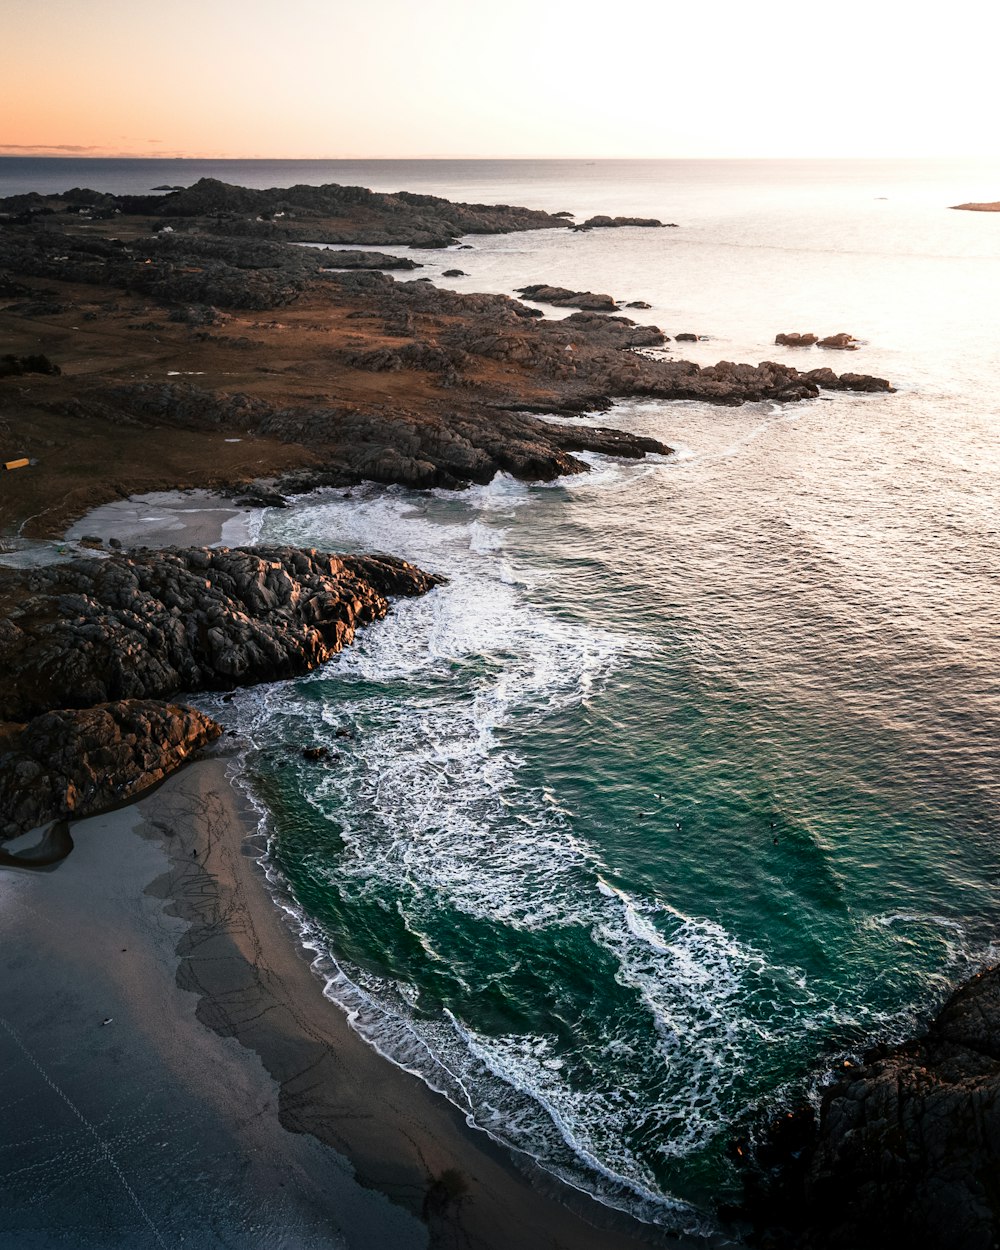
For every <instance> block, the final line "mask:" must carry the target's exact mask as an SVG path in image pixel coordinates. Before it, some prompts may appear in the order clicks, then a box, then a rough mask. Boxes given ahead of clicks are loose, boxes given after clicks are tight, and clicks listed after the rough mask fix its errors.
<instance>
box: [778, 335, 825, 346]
mask: <svg viewBox="0 0 1000 1250" xmlns="http://www.w3.org/2000/svg"><path fill="white" fill-rule="evenodd" d="M774 341H775V343H776V345H777V346H778V347H812V345H813V343H818V342H819V335H818V334H794V333H792V334H776V335H775V336H774Z"/></svg>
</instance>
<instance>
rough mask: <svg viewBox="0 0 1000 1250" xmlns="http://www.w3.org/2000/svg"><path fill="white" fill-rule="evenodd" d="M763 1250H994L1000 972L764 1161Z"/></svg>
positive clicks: (831, 1100) (961, 994)
mask: <svg viewBox="0 0 1000 1250" xmlns="http://www.w3.org/2000/svg"><path fill="white" fill-rule="evenodd" d="M759 1161H760V1163H761V1165H762V1167H761V1172H760V1174H759V1175H758V1176H756V1177H755V1179H754V1181H753V1183H752V1184H751V1186H750V1195H751V1201H750V1213H751V1214H752V1216H753V1218H754V1221H755V1223H756V1225H757V1229H758V1238H759V1244H762V1245H772V1246H781V1247H786V1246H787V1247H797V1248H798V1247H801V1248H802V1250H990V1248H991V1247H994V1246H996V1245H997V1244H998V1241H1000V968H993V969H990V970H988V971H986V972H983V973H981V974H980V975H978V976H976V977H974V978H973V979H972V980H971V981H969V982H968V983H966V984H965V985H964V986H962V988H961V989H959V990H958V991H957V992H956V993H955V994H954V995H953V996H952V997H951V999H950V1000H949V1001H948V1002H947V1003H946V1005H945V1006H944V1008H943V1009H942V1010H941V1012H940V1013H939V1014H938V1016H937V1017H936V1018H935V1020H934V1021H933V1023H932V1024H931V1025H930V1028H929V1029H928V1030H927V1032H926V1034H924V1036H922V1037H920V1038H917V1039H916V1040H914V1041H911V1042H907V1043H905V1044H904V1045H901V1046H895V1047H884V1048H880V1049H878V1050H876V1051H873V1052H872V1053H870V1054H869V1055H868V1056H867V1057H866V1061H865V1063H864V1064H863V1065H862V1066H860V1067H849V1066H846V1065H845V1068H844V1069H843V1075H842V1076H840V1077H839V1079H838V1080H837V1081H836V1082H835V1083H833V1084H832V1085H830V1086H829V1087H828V1088H827V1089H826V1090H825V1091H824V1093H823V1096H822V1101H821V1104H820V1108H819V1112H818V1115H815V1116H814V1114H813V1112H812V1110H811V1108H806V1109H803V1110H802V1111H801V1112H799V1113H797V1114H795V1113H793V1114H791V1115H788V1116H786V1117H783V1119H782V1120H781V1121H779V1122H778V1123H777V1125H775V1126H773V1127H772V1129H771V1132H770V1135H769V1138H768V1140H767V1141H766V1142H765V1145H764V1147H763V1149H762V1151H761V1152H760V1154H759Z"/></svg>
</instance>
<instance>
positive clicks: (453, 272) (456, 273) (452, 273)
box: [441, 269, 469, 278]
mask: <svg viewBox="0 0 1000 1250" xmlns="http://www.w3.org/2000/svg"><path fill="white" fill-rule="evenodd" d="M468 276H469V275H468V274H467V273H466V272H465V270H464V269H446V270H445V271H444V273H443V274H442V275H441V277H442V278H467V277H468Z"/></svg>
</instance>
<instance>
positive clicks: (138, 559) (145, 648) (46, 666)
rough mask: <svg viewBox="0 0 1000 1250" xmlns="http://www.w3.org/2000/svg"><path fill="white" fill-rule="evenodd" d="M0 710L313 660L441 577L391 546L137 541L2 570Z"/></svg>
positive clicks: (246, 681)
mask: <svg viewBox="0 0 1000 1250" xmlns="http://www.w3.org/2000/svg"><path fill="white" fill-rule="evenodd" d="M2 572H3V574H4V576H3V578H2V579H0V592H2V593H3V595H4V598H5V599H6V600H7V601H8V602H12V603H14V604H15V606H13V607H12V608H11V610H10V611H9V612H8V615H7V617H6V619H3V620H0V718H2V719H4V720H15V721H23V720H26V719H28V718H29V717H31V716H36V715H38V714H40V713H42V712H45V711H49V710H51V709H55V708H67V707H89V706H91V705H93V704H96V703H106V702H111V701H116V700H120V699H148V698H169V697H171V696H172V695H175V694H176V693H178V692H179V691H182V690H187V691H197V690H230V689H233V688H234V687H235V686H243V685H250V684H252V683H254V682H261V681H273V680H276V679H279V678H286V677H294V676H298V675H300V674H302V673H306V672H309V671H310V670H311V669H313V668H315V667H316V666H317V665H319V664H322V663H324V662H325V661H326V660H328V659H329V658H330V656H332V655H334V654H335V653H336V652H338V651H340V650H341V648H342V647H344V646H346V645H347V644H348V643H350V642H351V641H352V639H353V638H354V634H355V631H356V630H357V629H358V628H360V627H361V626H362V625H366V624H368V623H369V622H371V621H375V620H379V619H381V618H382V617H383V616H385V614H386V612H387V611H388V610H389V604H388V599H387V596H390V595H392V596H396V595H403V596H408V595H419V594H424V593H425V592H426V591H428V590H430V589H431V588H432V587H433V586H435V585H436V584H437V583H438V581H439V580H440V579H439V578H436V577H434V576H432V575H430V574H427V573H423V572H421V571H420V570H419V569H416V568H414V567H413V566H412V565H409V564H406V563H405V562H404V561H402V560H395V559H393V558H391V557H389V556H333V555H325V554H322V553H320V552H318V551H314V550H311V549H310V550H302V549H299V548H295V547H254V548H232V549H230V548H226V547H217V548H201V547H193V548H165V549H164V550H161V551H147V550H145V549H143V550H140V551H135V552H132V553H130V554H128V555H126V554H122V553H115V554H112V555H110V556H109V557H108V558H107V559H104V560H97V559H80V560H74V561H70V562H68V563H66V564H61V565H55V566H52V567H49V568H44V569H34V570H31V571H30V572H23V573H22V572H20V571H15V570H6V569H4V570H2Z"/></svg>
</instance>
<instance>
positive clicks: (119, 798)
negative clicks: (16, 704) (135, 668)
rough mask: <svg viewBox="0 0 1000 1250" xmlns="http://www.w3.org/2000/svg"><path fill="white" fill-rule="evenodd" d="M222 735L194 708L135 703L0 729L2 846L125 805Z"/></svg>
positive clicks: (5, 725)
mask: <svg viewBox="0 0 1000 1250" xmlns="http://www.w3.org/2000/svg"><path fill="white" fill-rule="evenodd" d="M221 733H222V730H221V728H220V727H219V726H218V725H217V724H216V723H215V721H213V720H211V719H209V717H207V716H204V715H202V713H201V712H197V711H195V710H194V709H193V708H190V707H180V706H178V705H176V704H166V703H157V702H152V701H148V700H140V699H130V700H125V701H120V702H115V703H105V704H101V705H99V706H97V707H91V708H86V709H84V710H79V709H70V710H61V711H55V712H46V713H44V714H43V715H41V716H36V717H35V718H34V719H33V720H31V721H29V722H28V723H27V724H10V723H3V724H0V839H2V838H10V837H14V836H16V835H17V834H19V833H24V832H26V831H27V830H29V829H34V828H36V827H37V826H39V825H43V824H47V823H48V822H49V821H51V820H60V819H65V818H73V819H77V820H79V819H82V818H83V817H85V816H95V815H97V814H98V813H99V812H103V811H107V810H108V809H109V808H112V807H116V806H118V805H120V804H123V803H127V802H130V801H131V800H133V799H135V798H137V797H138V796H139V795H140V794H141V793H142V792H143V791H144V790H146V789H148V788H149V787H150V786H153V785H156V784H157V783H158V782H160V781H162V780H163V779H164V777H166V776H168V775H169V774H170V773H172V772H173V771H174V770H175V769H176V768H178V767H179V766H180V765H181V764H182V763H183V762H184V760H186V759H187V758H188V757H189V756H190V755H192V754H193V753H194V752H195V751H198V750H200V749H201V748H202V747H204V746H206V745H207V744H208V743H209V742H211V741H213V739H215V738H217V737H218V736H219V735H220V734H221Z"/></svg>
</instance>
